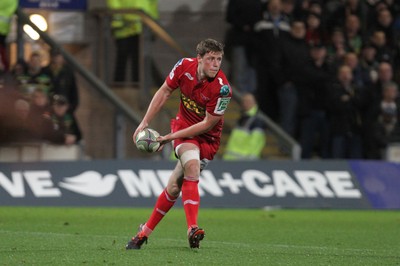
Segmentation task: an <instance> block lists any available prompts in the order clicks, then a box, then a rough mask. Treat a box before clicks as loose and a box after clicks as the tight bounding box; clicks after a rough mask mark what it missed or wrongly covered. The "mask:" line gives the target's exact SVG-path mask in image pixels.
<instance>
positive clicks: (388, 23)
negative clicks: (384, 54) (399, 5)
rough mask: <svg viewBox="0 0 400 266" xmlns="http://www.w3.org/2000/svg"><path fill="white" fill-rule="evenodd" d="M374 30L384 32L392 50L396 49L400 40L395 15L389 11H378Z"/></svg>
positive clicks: (385, 9)
mask: <svg viewBox="0 0 400 266" xmlns="http://www.w3.org/2000/svg"><path fill="white" fill-rule="evenodd" d="M374 24H375V25H374V29H375V30H378V31H383V32H384V33H385V36H386V43H387V46H388V47H389V48H390V49H393V50H394V49H395V48H396V45H397V42H398V41H399V40H400V39H399V37H400V36H399V32H397V31H396V29H395V27H394V19H393V15H392V13H391V12H390V10H389V9H387V8H384V9H381V10H379V11H378V14H377V20H376V22H375V23H374Z"/></svg>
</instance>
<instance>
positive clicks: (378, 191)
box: [349, 161, 400, 209]
mask: <svg viewBox="0 0 400 266" xmlns="http://www.w3.org/2000/svg"><path fill="white" fill-rule="evenodd" d="M349 164H350V167H351V169H352V170H353V172H354V174H355V176H356V177H357V179H358V181H359V183H360V186H361V188H362V189H363V191H364V194H365V196H366V197H367V198H368V200H369V201H370V203H371V205H372V206H373V207H374V208H376V209H399V208H400V164H398V163H389V162H382V161H350V162H349Z"/></svg>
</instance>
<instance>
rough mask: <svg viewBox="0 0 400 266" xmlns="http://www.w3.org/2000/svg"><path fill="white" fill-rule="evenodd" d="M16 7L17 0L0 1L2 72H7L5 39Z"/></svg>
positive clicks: (0, 64)
mask: <svg viewBox="0 0 400 266" xmlns="http://www.w3.org/2000/svg"><path fill="white" fill-rule="evenodd" d="M17 7H18V0H2V1H0V66H1V69H2V70H3V71H5V72H6V71H8V70H9V62H8V60H7V49H6V47H7V45H6V38H7V36H8V33H9V31H10V24H11V19H12V16H13V15H14V12H15V10H16V9H17Z"/></svg>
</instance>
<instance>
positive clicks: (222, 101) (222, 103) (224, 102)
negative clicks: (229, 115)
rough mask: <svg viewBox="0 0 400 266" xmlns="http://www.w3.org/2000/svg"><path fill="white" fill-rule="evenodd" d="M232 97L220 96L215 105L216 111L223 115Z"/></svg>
mask: <svg viewBox="0 0 400 266" xmlns="http://www.w3.org/2000/svg"><path fill="white" fill-rule="evenodd" d="M230 100H231V98H230V97H229V98H218V101H217V105H216V106H215V110H214V113H215V114H218V115H223V114H224V113H225V110H226V109H227V108H228V104H229V102H230Z"/></svg>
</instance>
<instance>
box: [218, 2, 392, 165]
mask: <svg viewBox="0 0 400 266" xmlns="http://www.w3.org/2000/svg"><path fill="white" fill-rule="evenodd" d="M226 20H227V22H228V23H229V24H230V27H229V30H228V31H227V34H226V41H225V42H226V57H227V59H228V60H229V61H230V64H231V68H230V80H231V83H232V84H233V85H234V86H235V87H236V88H237V89H238V90H239V91H240V92H242V93H246V94H247V93H251V94H253V95H254V96H255V98H256V99H257V105H258V107H259V109H260V110H261V111H262V112H264V113H265V114H266V115H268V116H269V117H271V118H272V119H273V120H274V121H275V122H277V123H278V124H279V125H281V127H282V128H283V129H284V130H285V131H286V132H287V133H288V134H290V135H291V136H292V137H293V138H295V139H296V140H298V142H299V143H300V144H301V146H302V158H314V157H319V158H342V159H382V158H384V151H385V149H386V148H387V146H388V145H389V144H390V143H394V142H399V141H400V101H399V93H398V90H399V88H398V84H399V80H400V3H399V1H394V0H325V1H316V0H268V1H267V0H230V1H229V2H228V6H227V10H226Z"/></svg>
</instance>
